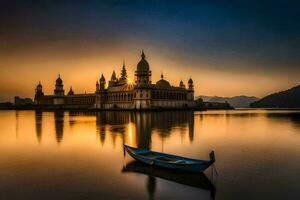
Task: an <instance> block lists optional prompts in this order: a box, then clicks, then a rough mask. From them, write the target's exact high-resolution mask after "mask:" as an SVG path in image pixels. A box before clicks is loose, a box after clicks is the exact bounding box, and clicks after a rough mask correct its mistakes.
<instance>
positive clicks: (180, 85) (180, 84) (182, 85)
mask: <svg viewBox="0 0 300 200" xmlns="http://www.w3.org/2000/svg"><path fill="white" fill-rule="evenodd" d="M179 87H181V88H184V89H185V85H184V84H183V81H182V80H181V81H180V83H179Z"/></svg>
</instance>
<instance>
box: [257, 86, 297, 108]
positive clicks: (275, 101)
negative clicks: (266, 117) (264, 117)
mask: <svg viewBox="0 0 300 200" xmlns="http://www.w3.org/2000/svg"><path fill="white" fill-rule="evenodd" d="M251 107H252V108H300V85H298V86H296V87H293V88H291V89H288V90H285V91H281V92H277V93H273V94H270V95H268V96H266V97H264V98H262V99H260V100H258V101H256V102H254V103H252V104H251Z"/></svg>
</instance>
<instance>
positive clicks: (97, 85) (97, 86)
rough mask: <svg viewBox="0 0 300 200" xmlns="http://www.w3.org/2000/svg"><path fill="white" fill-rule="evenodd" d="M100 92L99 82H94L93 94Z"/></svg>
mask: <svg viewBox="0 0 300 200" xmlns="http://www.w3.org/2000/svg"><path fill="white" fill-rule="evenodd" d="M99 91H100V85H99V82H98V81H97V82H96V92H95V93H99Z"/></svg>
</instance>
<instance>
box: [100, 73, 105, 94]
mask: <svg viewBox="0 0 300 200" xmlns="http://www.w3.org/2000/svg"><path fill="white" fill-rule="evenodd" d="M105 84H106V82H105V78H104V76H103V74H101V78H100V91H103V90H105Z"/></svg>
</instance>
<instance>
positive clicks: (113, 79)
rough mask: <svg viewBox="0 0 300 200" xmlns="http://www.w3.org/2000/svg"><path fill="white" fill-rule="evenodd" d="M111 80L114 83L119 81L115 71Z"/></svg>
mask: <svg viewBox="0 0 300 200" xmlns="http://www.w3.org/2000/svg"><path fill="white" fill-rule="evenodd" d="M111 80H112V81H115V80H117V76H116V72H115V70H114V71H113V73H112V75H111Z"/></svg>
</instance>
